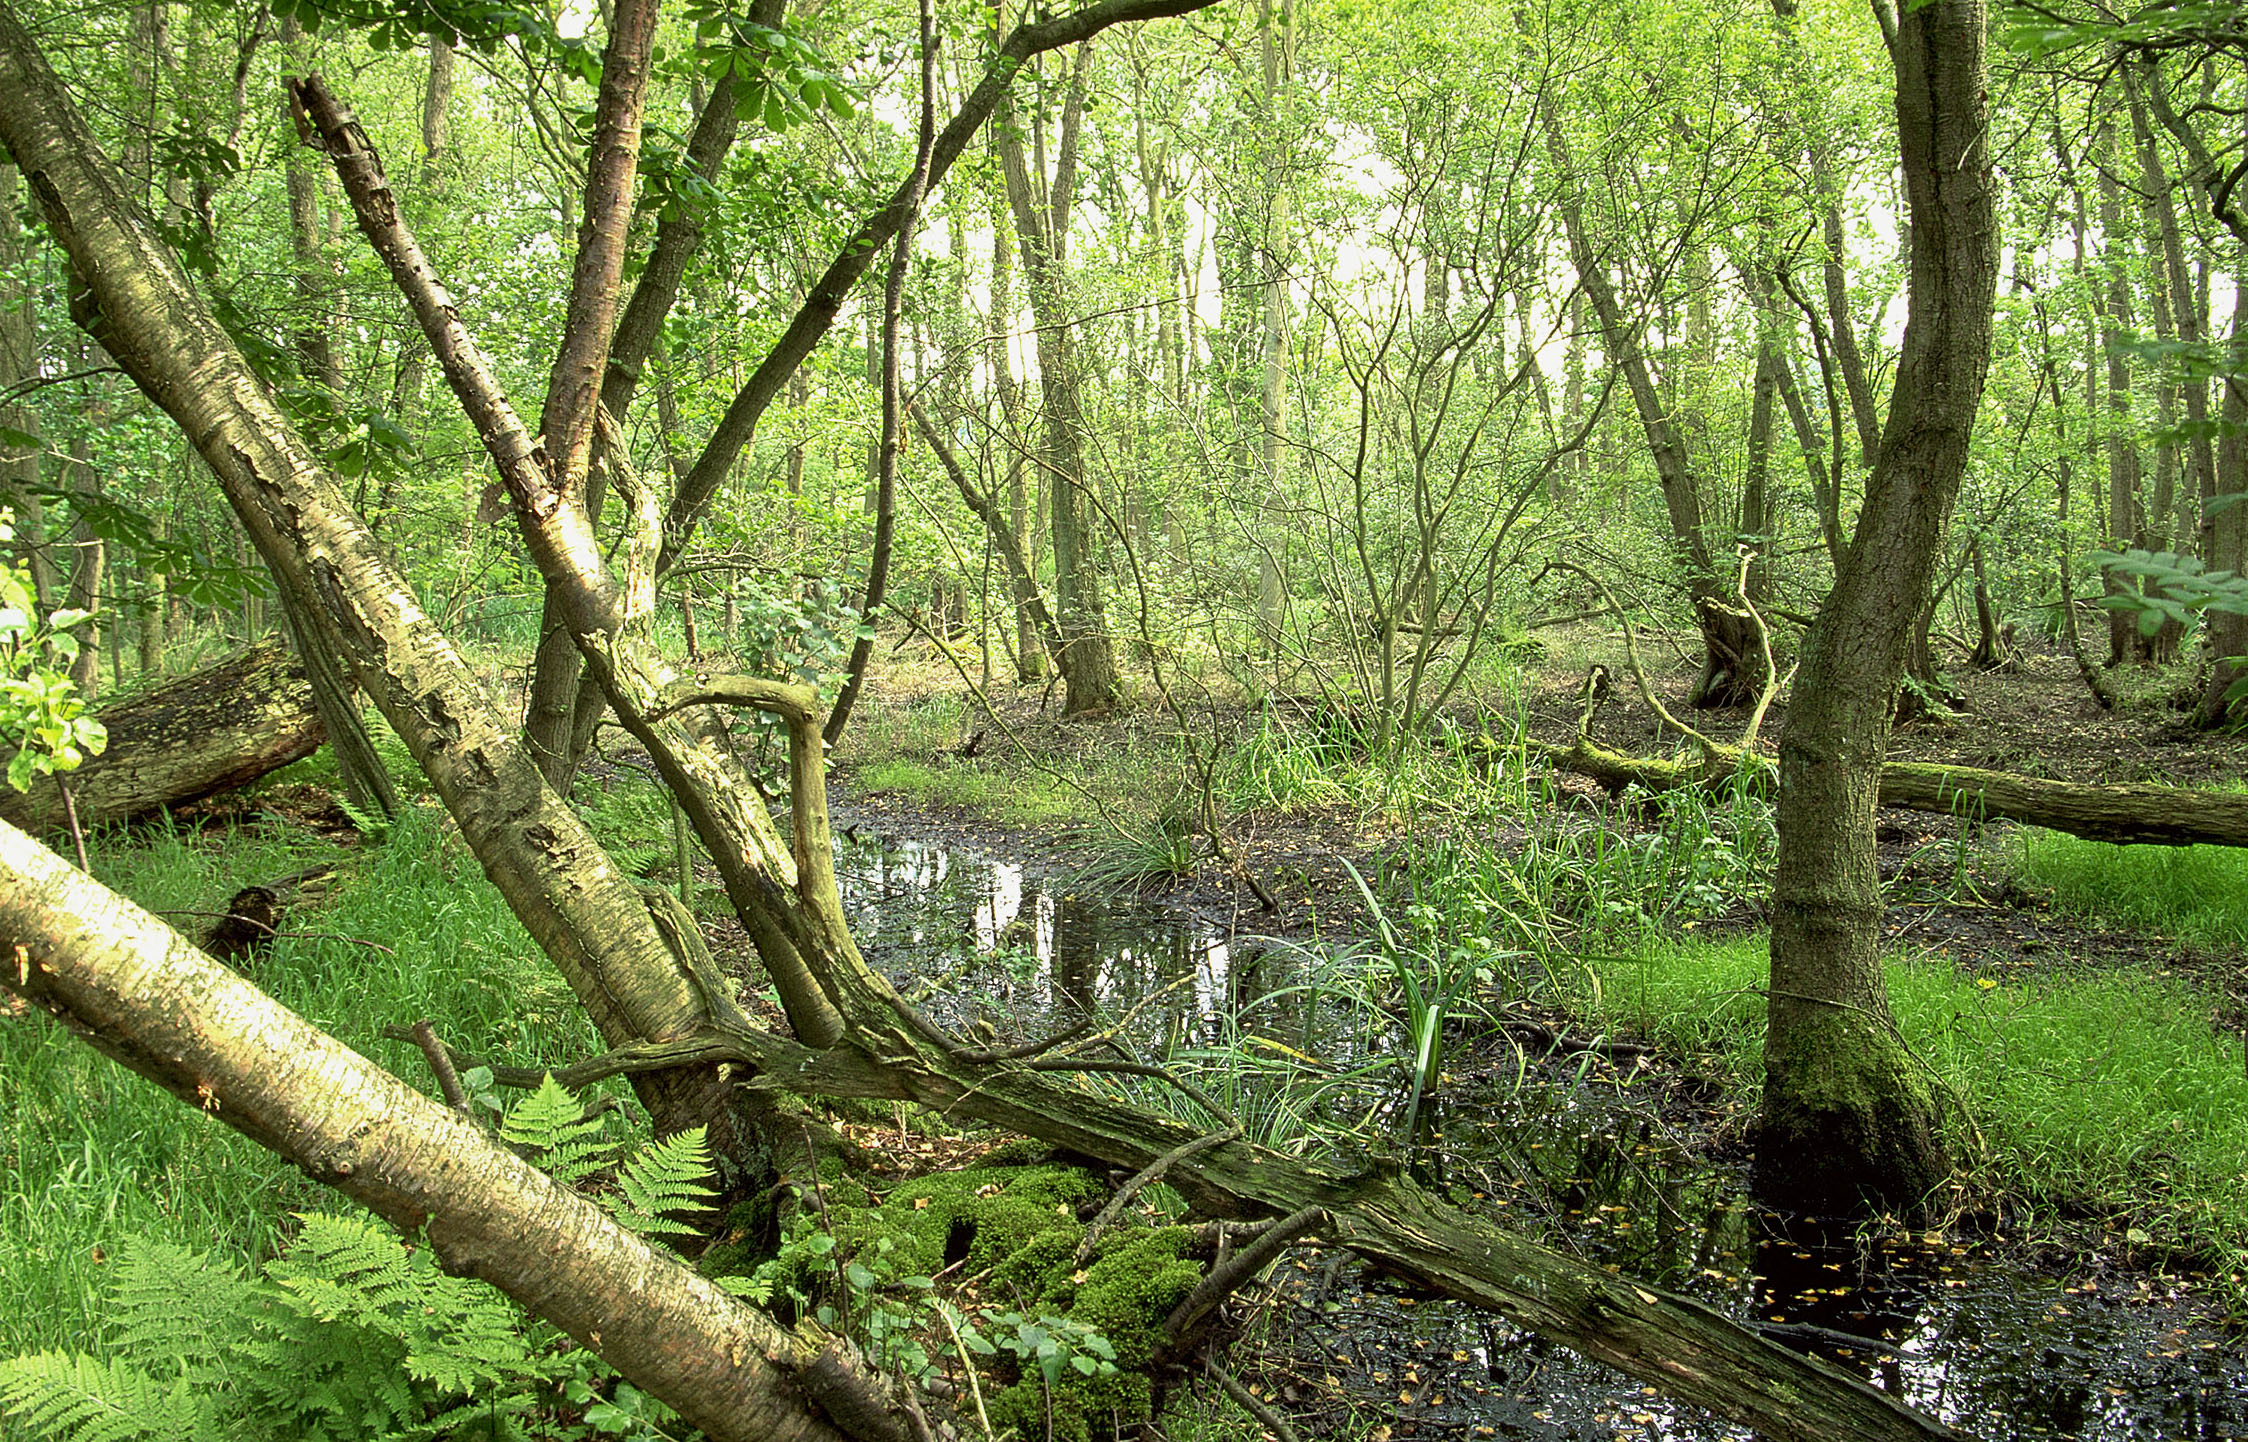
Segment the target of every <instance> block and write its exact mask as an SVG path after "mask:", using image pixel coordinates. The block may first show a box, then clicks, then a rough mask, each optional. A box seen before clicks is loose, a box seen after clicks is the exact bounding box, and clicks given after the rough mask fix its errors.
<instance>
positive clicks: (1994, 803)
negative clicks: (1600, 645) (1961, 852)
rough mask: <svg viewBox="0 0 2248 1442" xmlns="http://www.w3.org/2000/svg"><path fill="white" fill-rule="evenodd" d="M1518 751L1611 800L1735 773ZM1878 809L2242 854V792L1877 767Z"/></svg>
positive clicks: (1730, 766) (1538, 747)
mask: <svg viewBox="0 0 2248 1442" xmlns="http://www.w3.org/2000/svg"><path fill="white" fill-rule="evenodd" d="M1524 749H1525V750H1526V751H1527V752H1528V753H1529V754H1530V755H1532V756H1535V757H1537V758H1539V759H1540V760H1542V761H1544V762H1546V763H1547V764H1548V765H1551V766H1555V767H1558V768H1560V769H1561V770H1564V771H1570V772H1574V773H1576V774H1577V775H1579V776H1587V777H1590V778H1591V779H1593V780H1594V781H1597V782H1599V783H1600V784H1601V785H1603V786H1605V787H1607V788H1608V789H1609V791H1610V792H1612V793H1615V792H1621V791H1622V790H1623V789H1624V787H1626V786H1639V787H1641V788H1643V789H1645V790H1648V791H1652V792H1663V791H1674V790H1676V789H1678V788H1679V787H1681V786H1707V785H1711V784H1714V783H1717V782H1721V781H1724V780H1727V779H1729V778H1731V777H1732V776H1734V775H1735V774H1737V772H1738V771H1739V769H1740V766H1741V753H1740V752H1739V751H1738V750H1736V749H1734V748H1733V747H1730V746H1716V747H1711V748H1710V749H1709V752H1708V754H1707V755H1705V756H1704V757H1703V758H1702V759H1700V760H1698V761H1693V760H1687V761H1670V760H1664V759H1663V758H1661V757H1654V756H1632V755H1627V754H1626V753H1624V752H1621V751H1611V750H1609V749H1608V748H1607V747H1605V746H1602V745H1599V744H1598V743H1596V742H1593V741H1589V740H1585V739H1582V738H1579V739H1578V740H1577V741H1576V742H1575V743H1574V744H1572V745H1568V746H1556V745H1554V744H1553V743H1551V742H1547V741H1535V740H1532V741H1526V742H1525V743H1524ZM1750 765H1751V766H1752V767H1755V768H1758V769H1760V770H1761V771H1762V772H1763V773H1764V776H1763V778H1760V782H1759V784H1762V781H1763V780H1768V778H1769V775H1770V766H1771V763H1770V762H1769V761H1768V760H1767V759H1765V758H1764V757H1761V756H1759V757H1757V758H1756V759H1755V760H1754V761H1752V762H1751V763H1750ZM1880 804H1881V805H1883V806H1895V807H1899V808H1901V809H1903V810H1906V811H1933V812H1937V813H1940V814H1942V815H1946V816H1962V817H1967V818H1970V819H1973V820H1979V821H2018V822H2021V823H2022V824H2023V825H2025V826H2042V827H2045V828H2046V829H2047V830H2049V831H2060V832H2065V833H2067V834H2068V835H2070V836H2077V837H2082V838H2083V839H2085V840H2087V841H2114V842H2142V843H2146V844H2150V845H2155V846H2248V793H2241V792H2222V791H2196V790H2192V789H2190V788H2187V787H2181V786H2152V785H2113V786H2102V785H2095V784H2092V783H2090V782H2083V781H2049V780H2046V779H2045V778H2043V777H2039V776H2023V775H2020V774H2019V773H2016V772H2012V771H1988V770H1985V769H1983V768H1981V767H1978V766H1952V765H1947V764H1945V763H1942V762H1930V761H1886V762H1883V763H1882V766H1881V790H1880Z"/></svg>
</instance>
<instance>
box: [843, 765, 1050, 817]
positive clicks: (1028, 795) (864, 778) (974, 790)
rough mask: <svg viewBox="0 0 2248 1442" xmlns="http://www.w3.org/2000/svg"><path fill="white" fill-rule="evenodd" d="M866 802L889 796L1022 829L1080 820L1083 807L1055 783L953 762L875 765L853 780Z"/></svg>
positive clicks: (861, 770) (1036, 776) (1031, 773)
mask: <svg viewBox="0 0 2248 1442" xmlns="http://www.w3.org/2000/svg"><path fill="white" fill-rule="evenodd" d="M852 789H853V790H854V791H856V792H857V793H858V794H859V795H862V796H873V795H879V794H882V793H885V792H889V793H895V794H898V795H902V796H905V797H907V798H909V799H911V800H913V801H916V802H920V803H923V804H925V805H932V806H958V807H963V808H966V809H969V810H973V811H982V812H986V813H988V814H989V815H991V816H992V817H993V818H994V819H996V820H1000V821H1007V822H1012V823H1015V824H1017V825H1036V824H1039V823H1042V822H1066V821H1076V820H1080V819H1082V817H1083V814H1084V806H1083V803H1082V801H1081V799H1080V798H1078V797H1077V796H1075V795H1073V794H1072V793H1071V792H1070V791H1069V790H1068V788H1066V787H1064V786H1062V785H1061V784H1060V783H1059V782H1057V781H1055V780H1054V779H1053V778H1052V777H1049V776H1042V775H1040V774H1038V773H1037V772H1034V771H1019V772H1018V771H1001V770H993V769H991V768H989V767H986V766H979V765H977V764H975V763H973V762H954V761H950V760H937V761H909V760H888V761H870V762H868V763H867V764H866V765H864V766H862V767H860V768H859V769H858V771H857V772H856V773H855V775H854V777H853V779H852Z"/></svg>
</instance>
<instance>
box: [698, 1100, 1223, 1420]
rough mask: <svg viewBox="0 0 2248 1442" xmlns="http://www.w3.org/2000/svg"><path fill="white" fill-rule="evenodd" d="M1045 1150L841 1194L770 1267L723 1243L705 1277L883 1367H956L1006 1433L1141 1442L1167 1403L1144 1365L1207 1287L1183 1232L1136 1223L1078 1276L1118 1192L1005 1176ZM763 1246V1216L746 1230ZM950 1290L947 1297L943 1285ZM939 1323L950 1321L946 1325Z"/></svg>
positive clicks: (1063, 1180)
mask: <svg viewBox="0 0 2248 1442" xmlns="http://www.w3.org/2000/svg"><path fill="white" fill-rule="evenodd" d="M1035 1150H1037V1149H1036V1148H1033V1147H1030V1146H1028V1145H1026V1144H1021V1143H1017V1144H1013V1145H1011V1146H1009V1147H1007V1148H1003V1149H1002V1151H1001V1152H999V1153H994V1154H993V1155H992V1156H990V1157H987V1158H986V1159H985V1161H984V1163H982V1164H980V1165H977V1166H972V1167H968V1168H965V1169H963V1170H960V1171H955V1172H944V1173H937V1174H933V1175H930V1176H925V1177H920V1178H917V1179H915V1180H913V1181H910V1182H906V1183H902V1184H900V1185H899V1186H897V1187H896V1188H895V1189H893V1190H892V1191H891V1192H889V1193H888V1194H887V1195H886V1196H881V1197H879V1198H877V1197H874V1196H872V1195H871V1194H863V1193H862V1197H861V1199H860V1200H848V1199H846V1194H847V1193H848V1192H850V1191H851V1190H853V1189H854V1188H853V1184H851V1183H849V1182H843V1183H840V1184H838V1185H835V1186H832V1187H829V1188H828V1189H827V1191H828V1195H827V1197H826V1208H825V1215H824V1217H819V1218H814V1217H809V1216H807V1217H806V1218H804V1219H803V1220H802V1221H801V1222H800V1224H799V1225H798V1226H797V1228H796V1229H795V1231H794V1232H793V1233H792V1234H791V1235H790V1236H789V1237H788V1239H787V1240H786V1241H785V1243H784V1244H783V1245H782V1247H781V1248H780V1250H779V1252H778V1254H777V1255H775V1256H773V1257H771V1258H770V1259H767V1258H764V1257H763V1256H762V1255H761V1254H760V1253H759V1251H758V1250H757V1249H756V1248H755V1246H754V1244H753V1243H749V1242H740V1243H732V1244H728V1243H721V1244H720V1245H718V1246H716V1247H713V1248H712V1249H711V1250H710V1252H709V1253H707V1254H706V1255H705V1258H704V1260H703V1264H702V1265H703V1268H704V1270H705V1271H706V1272H709V1273H711V1274H712V1275H714V1276H718V1277H721V1278H726V1277H734V1278H744V1277H746V1279H747V1280H746V1281H737V1282H735V1283H733V1285H734V1286H736V1287H737V1288H738V1289H739V1290H743V1291H746V1292H747V1293H748V1294H749V1295H751V1296H753V1297H760V1298H765V1299H769V1300H774V1301H779V1302H783V1303H785V1304H789V1305H793V1306H795V1307H796V1308H798V1309H799V1310H806V1311H813V1312H816V1313H817V1315H818V1316H819V1318H820V1319H821V1320H822V1321H823V1322H825V1323H828V1324H830V1325H835V1326H840V1327H843V1328H845V1329H847V1330H849V1331H850V1332H851V1333H852V1334H853V1335H854V1336H856V1337H858V1338H859V1339H860V1340H861V1341H862V1342H863V1343H864V1344H865V1345H867V1346H868V1348H869V1350H870V1352H871V1353H872V1354H873V1355H874V1357H875V1360H876V1361H878V1362H880V1363H882V1364H883V1365H886V1366H890V1367H895V1368H898V1369H900V1370H901V1371H904V1372H905V1373H907V1374H908V1375H914V1376H921V1375H926V1374H927V1373H928V1372H929V1371H930V1370H931V1369H933V1368H935V1367H936V1366H938V1365H939V1359H940V1358H942V1357H944V1356H946V1355H948V1354H949V1355H950V1356H951V1357H952V1358H954V1359H956V1360H959V1359H963V1358H965V1360H966V1361H967V1362H968V1364H969V1365H972V1366H973V1367H975V1368H976V1371H977V1376H978V1382H977V1386H976V1388H975V1389H970V1390H975V1391H980V1394H981V1396H982V1399H983V1406H984V1408H985V1409H986V1413H987V1415H988V1418H989V1421H990V1425H991V1428H992V1430H993V1433H994V1434H995V1435H998V1436H1006V1435H1009V1432H1010V1430H1011V1431H1012V1433H1013V1435H1015V1436H1018V1437H1048V1438H1052V1439H1055V1442H1090V1439H1096V1438H1107V1437H1113V1436H1116V1435H1120V1434H1126V1433H1130V1432H1131V1431H1133V1430H1135V1429H1136V1425H1137V1424H1138V1423H1140V1422H1143V1421H1145V1420H1147V1419H1148V1418H1149V1416H1150V1413H1151V1407H1152V1402H1153V1396H1152V1392H1151V1388H1150V1383H1149V1380H1148V1377H1147V1374H1146V1372H1145V1371H1144V1366H1145V1364H1146V1362H1147V1361H1148V1360H1149V1358H1150V1356H1151V1355H1152V1354H1153V1351H1154V1349H1155V1347H1156V1345H1157V1344H1158V1342H1159V1341H1160V1339H1161V1335H1162V1325H1163V1321H1164V1319H1165V1318H1166V1317H1167V1316H1168V1315H1169V1314H1170V1312H1171V1310H1172V1309H1173V1308H1174V1307H1176V1306H1177V1305H1178V1304H1179V1302H1180V1301H1182V1300H1183V1299H1184V1298H1185V1296H1186V1294H1187V1293H1188V1292H1189V1291H1191V1290H1192V1289H1193V1287H1194V1285H1195V1283H1196V1282H1197V1281H1198V1280H1199V1279H1200V1276H1201V1268H1200V1267H1199V1266H1198V1265H1197V1264H1196V1263H1195V1262H1194V1261H1192V1260H1191V1259H1188V1258H1186V1257H1184V1256H1182V1255H1181V1251H1182V1247H1183V1245H1184V1243H1185V1241H1186V1238H1187V1232H1186V1230H1185V1229H1184V1228H1180V1227H1168V1226H1147V1225H1142V1224H1141V1222H1140V1220H1139V1219H1137V1218H1132V1217H1127V1218H1125V1219H1123V1220H1122V1221H1121V1222H1120V1223H1119V1224H1118V1225H1117V1226H1115V1227H1113V1228H1111V1229H1110V1230H1108V1231H1106V1232H1104V1233H1103V1234H1102V1236H1101V1237H1100V1239H1099V1240H1098V1242H1097V1243H1096V1245H1095V1247H1094V1251H1093V1256H1092V1258H1091V1260H1090V1261H1089V1262H1088V1263H1087V1264H1086V1265H1085V1266H1083V1267H1078V1266H1077V1265H1076V1262H1075V1257H1076V1253H1077V1251H1078V1249H1079V1247H1080V1245H1081V1244H1082V1242H1083V1241H1084V1237H1085V1230H1086V1224H1085V1223H1084V1222H1081V1221H1080V1220H1078V1217H1079V1213H1080V1212H1081V1211H1085V1210H1088V1209H1090V1208H1092V1207H1093V1206H1095V1205H1097V1204H1098V1203H1099V1202H1100V1201H1101V1200H1102V1198H1103V1197H1105V1196H1106V1194H1107V1188H1106V1186H1105V1185H1104V1184H1103V1183H1102V1182H1101V1180H1100V1179H1099V1178H1097V1177H1095V1176H1093V1175H1092V1174H1091V1173H1088V1172H1085V1171H1082V1170H1079V1169H1077V1168H1073V1167H1065V1166H1053V1165H1044V1164H1025V1165H1005V1164H1002V1163H1004V1162H1005V1160H1006V1159H1007V1158H1008V1157H1009V1156H1020V1157H1028V1156H1029V1155H1030V1154H1031V1153H1032V1152H1034V1151H1035ZM733 1220H734V1222H735V1224H736V1227H737V1229H738V1230H740V1231H743V1232H749V1233H754V1232H755V1231H756V1230H757V1227H756V1218H755V1217H753V1216H749V1217H745V1216H737V1217H736V1218H735V1219H733ZM940 1275H942V1276H944V1277H945V1278H946V1279H947V1280H946V1288H945V1295H944V1296H942V1297H940V1296H939V1295H938V1294H937V1288H936V1287H935V1285H934V1283H933V1282H932V1279H933V1278H936V1277H938V1276H940ZM940 1314H941V1315H940Z"/></svg>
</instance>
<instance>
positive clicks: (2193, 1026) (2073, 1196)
mask: <svg viewBox="0 0 2248 1442" xmlns="http://www.w3.org/2000/svg"><path fill="white" fill-rule="evenodd" d="M1767 948H1768V942H1767V940H1766V939H1765V938H1762V937H1753V938H1740V939H1732V940H1727V941H1722V942H1682V943H1674V944H1668V945H1659V946H1655V947H1651V948H1649V949H1647V950H1646V951H1645V952H1643V953H1642V954H1640V955H1639V956H1637V957H1635V958H1630V959H1626V958H1620V957H1611V958H1603V959H1599V960H1595V961H1593V962H1591V963H1589V965H1588V969H1587V973H1586V974H1587V976H1588V978H1589V984H1588V985H1587V986H1586V987H1585V989H1584V990H1583V991H1582V992H1581V993H1580V995H1579V998H1578V1001H1577V1003H1576V1004H1577V1005H1578V1007H1579V1008H1580V1009H1581V1011H1582V1012H1583V1013H1584V1017H1585V1020H1586V1021H1587V1022H1588V1023H1589V1024H1591V1025H1594V1026H1597V1027H1599V1028H1601V1029H1604V1030H1611V1031H1619V1032H1628V1033H1631V1034H1635V1035H1642V1036H1647V1037H1650V1038H1652V1039H1654V1040H1656V1041H1658V1042H1660V1043H1661V1044H1663V1045H1664V1046H1666V1047H1668V1048H1671V1049H1674V1050H1676V1051H1679V1052H1681V1053H1684V1054H1687V1055H1690V1056H1692V1057H1694V1058H1696V1059H1697V1065H1699V1066H1701V1067H1702V1068H1704V1069H1705V1070H1706V1071H1709V1072H1711V1073H1713V1074H1714V1075H1715V1076H1716V1077H1717V1078H1718V1079H1719V1080H1721V1081H1722V1082H1723V1083H1724V1084H1725V1085H1726V1088H1727V1090H1728V1091H1729V1092H1730V1093H1731V1094H1732V1095H1733V1096H1734V1097H1735V1098H1736V1099H1737V1100H1738V1101H1739V1102H1740V1103H1741V1104H1742V1105H1744V1106H1749V1105H1753V1104H1754V1101H1755V1096H1756V1089H1757V1087H1758V1086H1759V1085H1760V1084H1761V1079H1762V1052H1763V1020H1764V999H1763V994H1762V991H1761V988H1762V987H1763V986H1764V985H1765V984H1766V981H1767V979H1768V976H1769V966H1770V961H1769V952H1768V949H1767ZM1886 975H1887V983H1888V988H1889V1000H1890V1005H1891V1007H1892V1009H1893V1010H1894V1011H1895V1013H1896V1017H1897V1025H1898V1028H1899V1030H1900V1031H1901V1032H1902V1033H1903V1035H1904V1038H1905V1040H1906V1042H1907V1043H1908V1044H1909V1045H1910V1047H1911V1049H1912V1051H1913V1053H1914V1054H1915V1055H1916V1056H1917V1057H1919V1058H1920V1059H1921V1060H1922V1062H1923V1063H1924V1064H1925V1065H1926V1066H1927V1067H1928V1068H1929V1069H1930V1073H1931V1075H1932V1078H1933V1079H1934V1081H1935V1082H1936V1086H1937V1090H1938V1092H1939V1094H1941V1095H1942V1096H1944V1097H1945V1099H1946V1101H1947V1110H1948V1112H1949V1113H1950V1115H1949V1117H1948V1119H1947V1120H1948V1123H1949V1126H1950V1129H1951V1133H1952V1139H1953V1145H1954V1148H1955V1151H1956V1153H1957V1155H1958V1157H1959V1158H1960V1160H1961V1162H1962V1164H1963V1165H1964V1166H1965V1167H1966V1168H1967V1175H1968V1177H1969V1180H1970V1182H1971V1184H1974V1185H1976V1186H1979V1187H1980V1188H1982V1189H1984V1190H1985V1191H1988V1192H1996V1193H2000V1194H2003V1195H2004V1196H2005V1197H2007V1198H2008V1199H2009V1200H2010V1201H2012V1202H2013V1203H2015V1205H2016V1207H2017V1209H2018V1210H2019V1211H2020V1212H2021V1214H2022V1215H2025V1216H2026V1217H2028V1218H2030V1219H2031V1221H2030V1223H2029V1224H2030V1225H2033V1226H2034V1225H2036V1224H2037V1223H2038V1221H2039V1220H2042V1221H2047V1222H2049V1221H2051V1220H2053V1219H2054V1218H2057V1217H2061V1216H2084V1215H2090V1216H2096V1217H2099V1218H2102V1219H2105V1220H2106V1221H2107V1222H2108V1223H2109V1224H2110V1225H2111V1227H2112V1228H2114V1229H2115V1230H2116V1231H2118V1232H2120V1233H2121V1240H2124V1241H2125V1242H2126V1244H2127V1249H2128V1248H2145V1249H2147V1250H2146V1251H2145V1252H2144V1253H2143V1255H2145V1256H2146V1257H2148V1258H2149V1259H2154V1260H2159V1258H2160V1256H2161V1254H2163V1253H2171V1254H2178V1255H2183V1256H2187V1257H2191V1258H2192V1259H2193V1260H2194V1261H2195V1262H2196V1263H2197V1264H2199V1265H2201V1266H2204V1267H2206V1268H2208V1269H2209V1270H2210V1271H2211V1272H2212V1273H2213V1274H2214V1275H2215V1279H2216V1281H2217V1282H2218V1283H2219V1285H2220V1289H2221V1290H2223V1291H2224V1292H2226V1293H2227V1294H2228V1295H2229V1296H2231V1297H2233V1298H2234V1299H2235V1301H2248V1174H2244V1173H2243V1171H2242V1168H2241V1164H2240V1159H2241V1157H2242V1156H2248V1074H2244V1068H2243V1058H2242V1054H2241V1042H2240V1039H2239V1038H2237V1037H2235V1036H2231V1035H2229V1034H2225V1033H2222V1032H2220V1031H2218V1030H2217V1029H2216V1028H2215V1027H2214V1026H2213V1024H2212V1013H2213V1006H2212V1003H2211V1001H2210V999H2209V998H2208V997H2207V996H2205V995H2203V994H2201V993H2199V992H2196V991H2194V990H2193V989H2192V988H2190V987H2188V986H2186V985H2184V984H2182V983H2179V982H2177V981H2174V980H2171V979H2167V978H2159V977H2145V976H2132V975H2123V974H2117V973H2102V974H2096V975H2073V976H2063V977H2057V978H2052V979H2045V980H2038V981H2029V982H2023V981H2009V980H2000V979H1998V978H1995V977H1991V976H1983V975H1976V974H1974V973H1973V972H1972V971H1967V970H1962V969H1961V968H1959V967H1958V966H1957V965H1955V964H1953V963H1952V962H1950V961H1948V960H1942V959H1937V958H1924V957H1914V958H1900V959H1897V960H1892V961H1891V962H1889V963H1888V965H1887V968H1886Z"/></svg>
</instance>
